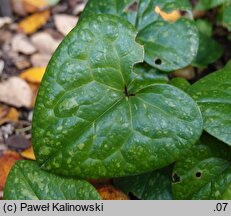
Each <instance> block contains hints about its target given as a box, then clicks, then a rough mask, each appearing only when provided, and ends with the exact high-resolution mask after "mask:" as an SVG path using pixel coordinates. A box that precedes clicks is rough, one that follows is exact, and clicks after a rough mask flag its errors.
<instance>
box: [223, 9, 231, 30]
mask: <svg viewBox="0 0 231 216" xmlns="http://www.w3.org/2000/svg"><path fill="white" fill-rule="evenodd" d="M223 23H224V24H225V25H226V27H227V28H228V30H229V31H231V5H228V6H226V7H225V9H224V11H223Z"/></svg>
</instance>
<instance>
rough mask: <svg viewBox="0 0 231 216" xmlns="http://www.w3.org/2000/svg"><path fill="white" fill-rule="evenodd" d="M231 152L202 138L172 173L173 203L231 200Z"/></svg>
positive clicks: (228, 148)
mask: <svg viewBox="0 0 231 216" xmlns="http://www.w3.org/2000/svg"><path fill="white" fill-rule="evenodd" d="M230 155H231V148H230V147H228V146H226V145H225V144H224V143H222V142H221V141H219V140H217V139H215V138H213V137H211V136H209V135H204V136H202V140H201V141H200V144H199V145H198V146H197V147H194V148H193V150H192V152H191V155H188V157H187V158H186V159H185V160H183V161H180V162H177V163H176V164H175V167H174V171H173V185H172V191H173V197H174V199H231V192H230V189H231V166H230V158H231V156H230Z"/></svg>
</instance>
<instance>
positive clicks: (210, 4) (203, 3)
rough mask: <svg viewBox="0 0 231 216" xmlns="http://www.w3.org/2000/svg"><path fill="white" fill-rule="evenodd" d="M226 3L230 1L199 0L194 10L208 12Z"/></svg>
mask: <svg viewBox="0 0 231 216" xmlns="http://www.w3.org/2000/svg"><path fill="white" fill-rule="evenodd" d="M228 2H230V0H199V1H198V3H197V5H196V7H195V9H196V10H208V9H211V8H214V7H217V6H220V5H222V4H225V3H228Z"/></svg>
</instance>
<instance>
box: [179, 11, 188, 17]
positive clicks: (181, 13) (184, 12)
mask: <svg viewBox="0 0 231 216" xmlns="http://www.w3.org/2000/svg"><path fill="white" fill-rule="evenodd" d="M187 13H188V12H187V11H184V10H181V11H180V15H181V16H186V15H187Z"/></svg>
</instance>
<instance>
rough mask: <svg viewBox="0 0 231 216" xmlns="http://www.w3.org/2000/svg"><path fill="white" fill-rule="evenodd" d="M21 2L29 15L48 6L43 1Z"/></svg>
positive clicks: (29, 0) (26, 0)
mask: <svg viewBox="0 0 231 216" xmlns="http://www.w3.org/2000/svg"><path fill="white" fill-rule="evenodd" d="M22 2H23V6H24V7H25V9H26V11H27V12H29V13H34V12H36V11H38V10H41V9H44V8H46V7H48V6H49V5H48V3H47V2H46V1H45V0H22Z"/></svg>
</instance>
